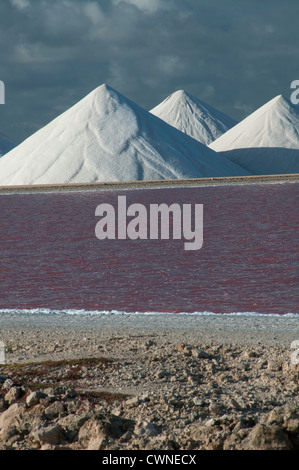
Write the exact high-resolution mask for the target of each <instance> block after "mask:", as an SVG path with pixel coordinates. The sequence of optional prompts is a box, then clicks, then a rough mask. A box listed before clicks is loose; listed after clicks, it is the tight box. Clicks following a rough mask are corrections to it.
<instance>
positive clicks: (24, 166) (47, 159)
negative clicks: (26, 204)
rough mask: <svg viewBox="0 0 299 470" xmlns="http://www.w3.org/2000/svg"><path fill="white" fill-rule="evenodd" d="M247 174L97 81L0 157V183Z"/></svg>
mask: <svg viewBox="0 0 299 470" xmlns="http://www.w3.org/2000/svg"><path fill="white" fill-rule="evenodd" d="M248 174H250V173H249V172H248V171H247V170H244V169H242V168H241V167H239V166H238V165H236V164H235V163H232V162H231V161H230V160H228V159H225V158H224V157H223V156H222V155H219V154H217V153H216V152H214V151H213V150H211V149H209V148H208V147H206V146H204V145H202V144H201V143H200V142H197V141H196V140H194V139H192V138H191V137H189V136H187V135H185V134H184V133H182V132H180V131H178V130H177V129H175V128H173V127H172V126H169V125H168V124H167V123H165V122H164V121H162V120H161V119H159V118H157V117H156V116H154V115H152V114H151V113H149V112H148V111H146V110H144V109H142V108H141V107H139V106H138V105H137V104H135V103H133V102H132V101H130V100H128V99H126V98H125V97H124V96H122V95H121V94H120V93H118V92H117V91H115V90H113V89H112V88H110V87H109V86H107V85H105V84H104V85H102V86H100V87H98V88H97V89H95V90H94V91H92V92H91V93H90V94H89V95H87V96H86V97H85V98H83V99H82V100H81V101H79V102H78V103H77V104H75V105H74V106H73V107H71V108H70V109H69V110H67V111H66V112H64V113H63V114H61V115H60V116H58V117H57V118H56V119H54V120H53V121H52V122H50V123H49V124H48V125H46V126H45V127H43V128H42V129H40V130H39V131H37V132H36V133H35V134H33V135H32V136H31V137H29V138H28V139H26V140H25V141H24V142H23V143H22V144H20V145H19V146H17V147H16V148H15V149H13V150H12V151H11V152H9V153H8V154H6V155H5V156H4V157H2V158H1V159H0V185H29V184H59V183H91V182H111V181H135V180H162V179H177V178H200V177H217V176H244V175H248Z"/></svg>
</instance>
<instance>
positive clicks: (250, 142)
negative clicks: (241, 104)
mask: <svg viewBox="0 0 299 470" xmlns="http://www.w3.org/2000/svg"><path fill="white" fill-rule="evenodd" d="M209 147H210V148H211V149H213V150H215V151H216V152H221V154H222V155H224V156H225V157H226V158H228V159H230V160H231V161H232V162H234V163H237V164H238V165H240V166H242V167H243V168H245V169H247V170H248V171H251V172H252V173H253V174H257V175H266V174H291V173H299V108H298V107H297V106H295V105H293V104H292V103H291V102H290V101H288V100H287V99H286V98H284V97H283V96H281V95H279V96H276V97H275V98H274V99H272V100H271V101H269V102H268V103H266V104H265V105H264V106H262V107H261V108H259V109H258V110H257V111H255V112H254V113H252V114H251V115H250V116H248V117H247V118H246V119H244V120H243V121H242V122H240V123H239V124H237V125H236V126H235V127H234V128H233V129H231V130H229V131H228V132H226V133H225V134H224V135H222V136H221V137H219V138H218V139H217V140H216V141H215V142H213V143H211V144H210V145H209Z"/></svg>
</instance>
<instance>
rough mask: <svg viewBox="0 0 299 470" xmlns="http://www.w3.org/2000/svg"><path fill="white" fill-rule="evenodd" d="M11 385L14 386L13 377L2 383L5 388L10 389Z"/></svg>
mask: <svg viewBox="0 0 299 470" xmlns="http://www.w3.org/2000/svg"><path fill="white" fill-rule="evenodd" d="M11 387H13V380H11V379H6V380H5V381H4V383H3V385H2V389H3V390H9V389H10V388H11Z"/></svg>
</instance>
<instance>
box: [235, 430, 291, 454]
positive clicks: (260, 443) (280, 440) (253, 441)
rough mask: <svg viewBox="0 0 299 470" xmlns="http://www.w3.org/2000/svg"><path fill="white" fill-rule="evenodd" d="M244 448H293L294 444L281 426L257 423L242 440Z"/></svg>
mask: <svg viewBox="0 0 299 470" xmlns="http://www.w3.org/2000/svg"><path fill="white" fill-rule="evenodd" d="M242 449H243V450H292V449H293V445H292V443H291V441H290V439H289V437H288V435H287V433H286V432H284V431H283V430H282V429H281V427H280V426H277V425H276V424H272V425H270V426H267V425H264V424H256V425H255V426H254V428H253V429H252V430H251V431H250V433H249V434H248V436H247V438H246V439H244V441H243V442H242Z"/></svg>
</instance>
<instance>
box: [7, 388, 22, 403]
mask: <svg viewBox="0 0 299 470" xmlns="http://www.w3.org/2000/svg"><path fill="white" fill-rule="evenodd" d="M22 395H23V390H22V388H21V387H15V386H13V387H10V389H9V390H8V392H7V393H6V395H5V396H4V400H5V401H6V402H7V403H8V404H9V405H12V404H13V403H16V401H17V400H18V399H19V398H21V396H22Z"/></svg>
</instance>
